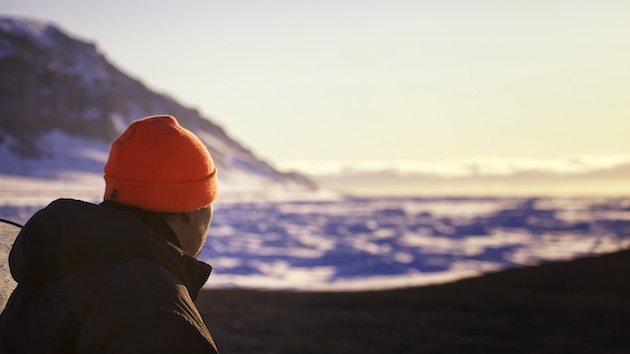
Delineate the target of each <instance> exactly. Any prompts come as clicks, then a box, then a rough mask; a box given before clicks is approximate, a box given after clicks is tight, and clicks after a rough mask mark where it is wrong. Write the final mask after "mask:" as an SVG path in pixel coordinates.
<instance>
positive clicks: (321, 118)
mask: <svg viewBox="0 0 630 354" xmlns="http://www.w3.org/2000/svg"><path fill="white" fill-rule="evenodd" d="M0 13H1V14H3V15H18V16H25V17H31V18H36V19H40V20H46V21H52V22H54V23H56V24H58V25H59V26H61V27H62V28H63V29H64V30H66V31H68V32H70V33H71V34H73V35H75V36H78V37H81V38H84V39H88V40H92V41H95V42H96V43H97V44H98V46H99V48H100V51H101V52H103V53H104V54H105V55H106V56H107V58H108V59H109V60H111V61H112V62H113V63H114V64H115V65H117V66H119V67H120V68H122V69H123V71H125V72H127V73H129V74H131V75H132V76H134V77H136V78H139V79H141V80H142V81H143V82H144V83H145V84H147V85H148V86H149V87H150V88H152V89H156V90H157V91H160V92H165V93H168V94H169V95H171V96H173V97H175V98H176V99H177V100H179V101H180V102H182V103H184V104H186V105H189V106H193V107H197V108H198V109H200V111H201V112H202V113H203V114H204V115H205V116H207V117H210V118H212V119H213V120H214V121H215V122H217V123H219V124H220V125H222V126H223V127H224V128H226V129H227V131H228V132H229V133H230V134H231V135H232V136H234V137H236V138H237V139H238V140H239V141H241V142H243V143H244V145H246V146H248V147H250V148H252V149H253V150H254V151H255V152H256V153H257V154H259V155H260V156H262V157H264V158H268V159H270V160H271V161H273V162H274V163H276V164H278V165H280V166H282V167H294V166H297V167H300V168H307V169H308V166H309V165H308V163H309V161H319V162H321V163H322V164H325V163H326V162H328V163H329V164H332V165H335V164H337V165H338V163H339V161H347V162H348V161H349V163H351V162H352V161H357V162H361V163H363V164H364V165H369V164H373V165H376V166H378V165H379V164H380V163H382V164H384V165H388V164H391V162H392V161H398V162H400V163H401V164H405V163H407V164H408V165H413V164H414V163H415V164H423V163H440V162H441V161H453V160H458V159H469V158H475V157H484V158H498V159H502V158H503V159H506V158H507V159H515V158H519V159H530V160H531V159H534V160H536V159H539V160H554V159H562V158H566V157H571V156H581V155H589V156H602V158H605V157H606V156H613V157H614V156H627V155H628V154H630V139H629V138H628V134H629V132H630V104H628V102H630V101H629V99H628V98H629V97H630V1H625V0H620V1H611V0H585V1H577V0H576V1H557V0H549V1H500V0H494V1H489V0H484V1H470V0H445V1H289V0H287V1H274V0H272V1H242V0H236V1H234V0H232V1H193V0H180V1H119V0H111V1H78V0H56V1H47V0H4V1H2V2H1V3H0Z"/></svg>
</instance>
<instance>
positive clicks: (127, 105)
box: [0, 17, 316, 191]
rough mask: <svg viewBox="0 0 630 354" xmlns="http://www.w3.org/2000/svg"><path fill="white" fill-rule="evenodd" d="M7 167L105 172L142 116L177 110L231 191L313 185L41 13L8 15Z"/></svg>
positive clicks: (0, 28)
mask: <svg viewBox="0 0 630 354" xmlns="http://www.w3.org/2000/svg"><path fill="white" fill-rule="evenodd" d="M0 78H1V80H0V174H1V175H5V176H7V175H13V176H15V175H18V176H28V177H36V178H46V179H57V180H59V179H63V178H64V177H67V176H69V175H77V174H79V175H85V174H93V175H100V174H101V173H102V165H103V163H104V161H105V159H106V157H107V152H108V149H109V145H110V143H111V141H113V139H115V138H116V137H117V136H118V135H119V134H120V133H121V132H122V131H123V130H124V129H125V128H126V126H127V125H128V124H129V123H130V122H131V121H132V120H134V119H137V118H141V117H143V116H146V115H152V114H171V115H174V116H176V117H177V118H178V120H179V121H180V123H181V124H182V125H183V126H185V127H186V128H188V129H190V130H192V131H194V132H195V133H196V134H197V135H198V136H199V137H200V138H201V139H202V140H203V141H204V143H205V144H206V145H207V146H208V149H209V150H210V152H211V154H212V156H213V158H214V160H215V163H216V164H217V166H218V167H219V170H220V176H219V178H220V182H221V184H222V188H223V189H224V190H226V189H227V190H230V189H232V190H239V191H240V190H261V189H269V188H271V189H278V190H312V189H315V188H316V186H315V184H314V183H313V182H311V181H310V180H309V179H308V178H307V177H305V176H303V175H300V174H297V173H285V172H280V171H278V170H276V169H275V168H274V167H272V166H271V165H270V164H269V163H267V162H265V161H262V160H261V159H259V158H257V157H256V156H255V155H254V154H253V153H252V152H251V151H249V150H248V149H246V148H245V147H243V146H242V145H241V144H240V143H238V142H237V141H235V140H234V139H232V138H231V137H230V136H229V135H228V134H227V133H226V132H225V131H224V130H223V129H222V128H221V127H219V126H218V125H216V124H214V123H212V122H211V121H210V120H208V119H207V118H205V117H203V116H201V114H200V113H199V112H198V111H196V110H194V109H191V108H187V107H184V106H182V105H181V104H179V103H178V102H176V101H175V100H173V99H172V98H170V97H168V96H166V95H163V94H159V93H155V92H153V91H151V90H149V89H148V88H147V87H146V86H145V85H143V84H142V83H141V82H140V81H138V80H136V79H134V78H132V77H130V76H128V75H126V74H125V73H123V72H121V71H120V70H119V69H117V68H116V67H114V66H113V65H112V64H111V63H109V62H108V61H107V59H106V58H105V57H104V56H103V55H102V54H101V53H99V51H98V48H97V47H96V46H95V45H94V44H93V43H89V42H85V41H83V40H79V39H76V38H73V37H71V36H70V35H68V34H66V33H64V32H63V31H61V30H60V29H59V28H58V27H56V26H54V25H52V24H48V23H41V22H38V21H33V20H25V19H14V18H7V17H3V18H0Z"/></svg>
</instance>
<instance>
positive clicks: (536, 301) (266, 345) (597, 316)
mask: <svg viewBox="0 0 630 354" xmlns="http://www.w3.org/2000/svg"><path fill="white" fill-rule="evenodd" d="M628 279H630V250H628V249H626V250H623V251H619V252H615V253H610V254H605V255H599V256H591V257H585V258H580V259H576V260H572V261H566V262H553V263H547V264H544V265H540V266H530V267H522V268H515V269H509V270H504V271H500V272H494V273H488V274H484V275H481V276H479V277H475V278H467V279H462V280H458V281H455V282H452V283H447V284H441V285H428V286H423V287H411V288H405V289H397V290H384V291H363V292H292V291H271V290H243V289H203V290H202V292H201V293H200V295H199V298H198V299H197V301H196V303H197V306H198V308H199V311H200V312H201V314H202V316H203V317H204V319H205V321H206V324H207V325H208V327H209V329H210V330H211V332H212V334H213V336H214V338H215V340H216V342H217V344H218V345H219V349H221V350H222V351H224V352H227V353H264V352H269V353H271V352H273V353H298V352H299V353H323V352H329V353H418V352H427V353H463V352H465V353H488V352H510V353H559V352H562V353H570V352H588V353H622V352H627V350H630V338H629V337H628V336H627V334H628V333H630V300H629V299H630V281H628Z"/></svg>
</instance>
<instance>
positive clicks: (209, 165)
mask: <svg viewBox="0 0 630 354" xmlns="http://www.w3.org/2000/svg"><path fill="white" fill-rule="evenodd" d="M216 195H217V170H216V168H215V166H214V162H213V161H212V157H211V156H210V153H209V152H208V150H207V149H206V147H205V145H204V144H203V143H202V142H201V140H199V138H198V137H197V136H195V134H193V133H192V132H190V131H189V130H187V129H185V128H182V126H180V125H179V123H177V120H176V119H175V118H174V117H171V116H167V115H162V116H151V117H146V118H143V119H139V120H136V121H134V122H133V123H131V125H129V127H128V128H127V130H126V131H125V132H124V133H123V134H122V135H121V136H120V137H118V139H116V140H115V141H114V142H113V143H112V147H111V150H110V152H109V159H108V160H107V163H106V164H105V195H104V197H103V198H104V199H105V200H111V201H115V202H118V203H121V204H127V205H132V206H135V207H138V208H141V209H145V210H150V211H160V212H185V211H193V210H197V209H201V208H204V207H207V206H209V205H210V204H211V203H212V202H213V201H214V199H215V198H216Z"/></svg>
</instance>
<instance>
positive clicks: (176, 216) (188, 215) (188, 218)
mask: <svg viewBox="0 0 630 354" xmlns="http://www.w3.org/2000/svg"><path fill="white" fill-rule="evenodd" d="M162 216H163V217H164V219H165V220H166V221H167V222H184V223H185V224H190V223H192V222H193V213H192V212H190V211H187V212H181V213H162Z"/></svg>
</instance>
